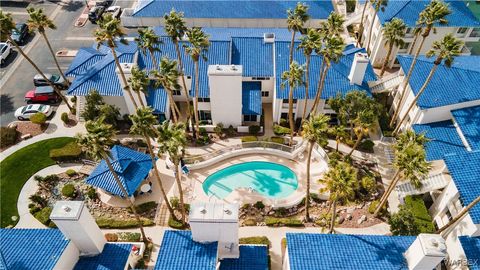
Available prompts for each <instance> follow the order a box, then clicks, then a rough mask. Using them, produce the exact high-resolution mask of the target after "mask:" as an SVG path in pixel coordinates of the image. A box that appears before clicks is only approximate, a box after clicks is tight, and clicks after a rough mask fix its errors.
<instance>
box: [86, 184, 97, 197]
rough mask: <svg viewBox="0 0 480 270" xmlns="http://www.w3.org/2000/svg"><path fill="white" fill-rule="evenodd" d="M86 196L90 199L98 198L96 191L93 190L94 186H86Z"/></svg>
mask: <svg viewBox="0 0 480 270" xmlns="http://www.w3.org/2000/svg"><path fill="white" fill-rule="evenodd" d="M86 195H87V197H88V198H90V199H91V200H96V199H97V198H98V196H97V191H96V190H95V188H94V187H88V189H87V194H86Z"/></svg>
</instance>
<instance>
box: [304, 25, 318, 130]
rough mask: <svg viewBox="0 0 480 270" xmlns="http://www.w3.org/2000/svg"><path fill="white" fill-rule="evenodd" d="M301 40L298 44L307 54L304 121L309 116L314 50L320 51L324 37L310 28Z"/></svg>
mask: <svg viewBox="0 0 480 270" xmlns="http://www.w3.org/2000/svg"><path fill="white" fill-rule="evenodd" d="M300 40H301V42H300V45H299V46H298V48H299V49H302V50H303V54H304V55H305V105H304V107H303V114H302V123H303V121H304V120H305V117H306V116H307V101H308V90H309V89H308V87H309V82H310V81H309V79H310V76H309V73H310V59H311V56H312V53H313V52H320V49H321V48H322V37H321V35H320V33H319V32H318V31H317V30H316V29H313V28H309V29H308V30H307V33H306V34H305V35H304V36H302V37H301V38H300Z"/></svg>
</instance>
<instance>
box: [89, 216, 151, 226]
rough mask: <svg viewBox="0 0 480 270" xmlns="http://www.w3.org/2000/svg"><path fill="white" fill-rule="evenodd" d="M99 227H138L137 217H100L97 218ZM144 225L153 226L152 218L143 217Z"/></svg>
mask: <svg viewBox="0 0 480 270" xmlns="http://www.w3.org/2000/svg"><path fill="white" fill-rule="evenodd" d="M95 221H96V222H97V225H98V227H100V228H102V229H128V228H136V227H138V222H137V220H136V219H114V218H98V219H96V220H95ZM142 222H143V226H152V225H154V222H153V221H152V220H150V219H146V218H142Z"/></svg>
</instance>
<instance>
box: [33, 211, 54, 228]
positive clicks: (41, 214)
mask: <svg viewBox="0 0 480 270" xmlns="http://www.w3.org/2000/svg"><path fill="white" fill-rule="evenodd" d="M51 213H52V208H50V207H45V208H43V209H42V210H40V211H38V212H37V213H35V218H36V219H37V220H38V221H40V222H41V223H42V224H43V225H46V226H50V223H51V220H50V214H51Z"/></svg>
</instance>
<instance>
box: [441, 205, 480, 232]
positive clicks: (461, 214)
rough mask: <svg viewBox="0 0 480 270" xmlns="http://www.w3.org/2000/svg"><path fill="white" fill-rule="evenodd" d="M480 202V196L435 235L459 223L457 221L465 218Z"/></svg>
mask: <svg viewBox="0 0 480 270" xmlns="http://www.w3.org/2000/svg"><path fill="white" fill-rule="evenodd" d="M479 202H480V196H478V197H477V198H476V199H475V200H473V201H472V202H471V203H469V204H468V205H467V207H465V208H463V209H462V211H460V213H459V214H458V215H457V216H455V217H454V218H453V219H452V220H450V221H449V222H448V223H447V224H446V225H445V226H443V227H442V228H440V229H438V230H437V231H436V232H435V233H436V234H440V233H442V232H443V231H445V230H446V229H448V228H449V227H450V226H452V225H453V224H455V223H457V221H459V220H460V219H461V218H463V217H464V216H465V215H466V214H467V212H468V211H469V210H470V209H472V207H474V206H475V205H476V204H477V203H479Z"/></svg>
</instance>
